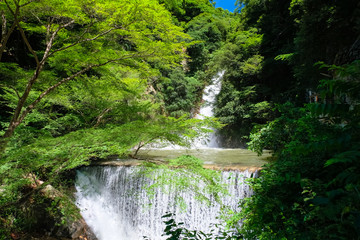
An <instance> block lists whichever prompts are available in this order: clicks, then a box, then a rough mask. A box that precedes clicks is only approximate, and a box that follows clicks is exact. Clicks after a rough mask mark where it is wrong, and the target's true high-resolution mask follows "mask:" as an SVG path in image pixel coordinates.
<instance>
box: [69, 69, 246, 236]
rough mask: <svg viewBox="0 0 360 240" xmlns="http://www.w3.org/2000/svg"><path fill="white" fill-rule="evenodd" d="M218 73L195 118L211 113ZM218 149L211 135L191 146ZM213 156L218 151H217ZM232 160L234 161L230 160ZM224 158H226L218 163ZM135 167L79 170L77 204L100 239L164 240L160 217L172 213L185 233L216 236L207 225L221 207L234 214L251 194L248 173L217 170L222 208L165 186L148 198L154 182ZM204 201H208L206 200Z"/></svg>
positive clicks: (216, 91) (237, 158) (220, 77)
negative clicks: (223, 191)
mask: <svg viewBox="0 0 360 240" xmlns="http://www.w3.org/2000/svg"><path fill="white" fill-rule="evenodd" d="M223 75H224V72H220V73H218V75H217V76H216V77H214V78H213V79H212V84H211V85H209V86H207V87H206V88H205V89H204V95H203V102H204V104H203V105H202V107H201V108H200V112H199V115H198V116H197V118H200V119H201V118H203V117H212V116H213V115H214V113H213V106H214V103H215V99H216V95H217V94H218V93H219V91H220V89H221V79H222V77H223ZM218 147H219V143H218V140H217V138H216V133H215V132H214V133H212V134H210V136H209V138H208V139H207V140H201V141H200V140H199V141H197V142H196V143H195V148H197V149H199V148H200V149H203V151H206V152H209V153H210V154H214V152H213V151H210V150H214V149H212V148H218ZM175 148H176V147H175ZM219 150H220V149H219ZM219 150H216V151H219ZM224 151H225V150H224ZM216 154H219V153H218V152H216ZM220 155H221V154H220ZM220 155H219V156H220ZM240 155H244V154H240ZM206 158H209V157H206ZM247 158H248V157H247ZM231 159H232V160H231V161H233V157H232V158H231ZM204 160H206V159H204ZM225 160H228V159H222V160H221V161H222V162H223V161H225ZM236 160H237V161H240V160H241V157H239V156H237V157H236ZM139 169H140V168H138V167H124V166H117V167H111V166H106V167H100V166H99V167H86V168H83V169H82V170H79V171H78V173H77V181H76V189H77V193H76V199H77V204H78V207H79V208H80V210H81V214H82V216H83V217H84V219H85V221H86V222H87V224H88V225H89V226H90V228H91V229H92V230H93V232H94V233H95V235H96V236H97V237H98V239H99V240H136V239H143V236H147V237H148V239H151V240H160V239H165V238H166V237H163V236H161V235H162V234H163V231H164V229H165V224H164V223H163V219H162V216H163V215H165V214H166V213H167V212H171V213H174V214H175V217H174V218H175V220H176V222H177V223H179V222H184V224H185V225H184V227H186V228H187V229H189V230H200V231H203V232H205V233H209V232H210V230H211V229H214V230H215V232H216V231H217V228H216V227H214V228H212V226H214V225H215V224H218V223H219V222H220V221H219V219H218V217H219V215H220V214H221V211H220V209H221V208H222V207H223V206H228V207H230V208H231V209H232V210H234V211H239V210H240V209H238V202H239V200H240V199H242V198H244V197H249V196H250V195H251V194H252V192H251V190H250V188H249V186H247V185H246V184H244V180H245V179H246V178H249V177H252V173H251V172H249V171H244V172H239V171H227V172H222V181H223V182H224V183H226V184H228V192H229V196H223V197H222V204H223V205H220V204H215V205H213V206H207V205H204V204H202V203H200V202H199V201H197V200H195V196H194V193H192V192H183V191H181V192H180V191H179V190H178V189H176V188H175V187H170V188H171V191H169V192H170V193H169V194H164V193H163V192H161V190H160V189H155V195H154V197H153V198H151V197H150V196H149V195H147V193H146V191H144V188H145V185H151V184H153V183H154V182H153V180H150V179H145V178H144V177H143V176H142V177H141V176H140V177H139V175H138V174H136V171H138V170H139ZM158 174H161V172H159V173H158ZM136 176H137V177H136ZM179 195H180V196H181V197H182V198H183V199H184V200H185V204H186V206H187V208H186V211H182V210H181V208H180V207H179V206H176V205H175V204H174V199H175V198H176V196H179ZM208 197H209V198H210V199H211V196H208ZM213 202H215V201H213Z"/></svg>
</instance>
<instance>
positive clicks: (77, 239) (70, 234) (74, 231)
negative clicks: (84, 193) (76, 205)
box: [55, 218, 97, 240]
mask: <svg viewBox="0 0 360 240" xmlns="http://www.w3.org/2000/svg"><path fill="white" fill-rule="evenodd" d="M55 236H56V237H58V238H64V237H65V238H66V239H74V240H97V238H96V236H95V234H94V233H93V232H92V231H91V229H90V228H89V226H88V225H87V224H86V222H85V220H84V219H83V218H81V219H78V220H76V221H74V222H71V223H68V224H67V225H65V226H63V227H62V228H60V229H58V231H57V232H56V234H55Z"/></svg>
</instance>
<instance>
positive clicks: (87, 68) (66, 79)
mask: <svg viewBox="0 0 360 240" xmlns="http://www.w3.org/2000/svg"><path fill="white" fill-rule="evenodd" d="M152 54H153V53H151V54H148V55H142V54H130V55H127V56H123V57H121V58H117V59H110V60H108V61H106V62H103V63H99V64H93V65H89V66H87V67H86V68H84V69H82V70H80V71H78V72H77V73H74V74H73V75H71V76H69V77H67V78H63V79H62V80H60V81H59V82H57V83H56V84H54V85H52V86H51V87H49V88H48V89H46V90H45V91H44V92H43V93H41V94H40V95H39V97H38V98H37V99H36V100H35V101H33V102H32V103H31V104H30V105H29V106H28V107H27V108H26V109H25V110H24V111H23V112H22V114H21V116H20V118H19V120H18V121H17V123H16V126H18V125H19V124H20V123H21V122H22V121H23V120H24V119H25V117H26V115H27V114H28V113H29V112H30V111H32V109H34V108H35V106H36V105H37V104H38V103H39V102H40V101H41V99H43V98H44V97H45V96H46V95H48V94H49V93H51V92H52V91H54V90H55V89H56V88H57V87H59V86H61V85H62V84H64V83H67V82H69V81H71V80H73V79H74V78H76V77H78V76H80V75H81V74H84V73H86V72H87V71H89V70H90V69H93V68H97V67H102V66H105V65H107V64H109V63H115V62H118V61H121V60H125V59H129V58H136V57H139V56H142V57H146V56H151V55H152ZM16 126H15V127H16Z"/></svg>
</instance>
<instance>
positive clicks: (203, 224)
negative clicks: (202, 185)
mask: <svg viewBox="0 0 360 240" xmlns="http://www.w3.org/2000/svg"><path fill="white" fill-rule="evenodd" d="M137 169H139V168H137V167H110V166H107V167H87V168H84V169H82V170H81V171H78V174H77V181H76V189H77V193H76V199H77V204H78V206H79V208H80V209H81V214H82V216H83V217H84V219H85V221H86V222H87V224H88V225H89V226H90V228H91V229H92V230H93V231H94V233H95V235H96V236H97V237H98V239H99V240H136V239H143V236H147V237H149V239H152V240H159V239H165V238H164V237H161V235H162V234H163V230H164V229H165V224H164V223H163V222H162V218H161V217H162V216H163V215H165V213H166V212H172V213H175V214H176V215H175V220H176V221H177V222H184V223H185V227H187V228H188V229H191V230H195V229H196V230H201V231H204V232H209V230H210V229H211V226H212V225H214V224H217V223H219V220H218V219H217V217H218V216H219V214H220V205H219V204H215V205H214V206H210V207H209V206H207V205H203V204H201V203H199V202H198V201H197V200H195V199H194V196H193V194H192V193H191V192H179V191H177V190H176V189H173V190H172V191H170V192H171V193H170V194H164V193H162V192H161V191H160V190H159V189H156V192H155V195H154V198H150V197H149V196H148V195H147V193H146V192H145V191H143V188H144V185H145V184H152V180H149V179H144V178H141V177H140V178H139V177H134V176H138V175H136V174H134V172H135V171H137ZM159 174H160V173H159ZM251 175H252V173H251V172H248V171H244V172H237V171H233V172H222V179H223V181H224V183H226V184H228V191H229V193H230V195H229V196H225V197H223V199H222V201H223V204H224V205H227V206H230V207H231V208H232V209H233V210H239V209H237V208H238V207H237V204H238V201H239V199H241V198H244V197H248V196H250V195H251V194H252V192H251V190H250V189H249V187H248V186H247V185H246V184H243V182H244V179H246V178H249V177H251ZM177 194H181V196H182V197H183V198H184V200H185V202H186V205H187V208H186V211H185V212H183V211H181V209H180V208H179V207H177V206H174V199H175V196H176V195H177ZM147 206H150V207H147Z"/></svg>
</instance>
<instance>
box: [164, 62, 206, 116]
mask: <svg viewBox="0 0 360 240" xmlns="http://www.w3.org/2000/svg"><path fill="white" fill-rule="evenodd" d="M157 87H158V88H159V89H160V90H161V94H162V96H163V101H164V106H165V109H166V112H167V113H168V114H169V115H170V116H173V117H180V116H182V115H184V114H185V113H189V112H191V111H192V110H193V109H194V108H195V107H196V103H197V102H198V101H199V98H200V96H199V93H201V91H200V90H201V89H202V87H203V86H202V83H201V82H200V81H199V80H198V79H196V78H195V77H188V76H186V75H185V73H184V72H183V71H182V70H181V69H176V70H174V71H173V72H171V73H170V74H169V78H168V79H167V80H166V81H163V82H162V83H160V84H158V86H157Z"/></svg>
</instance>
